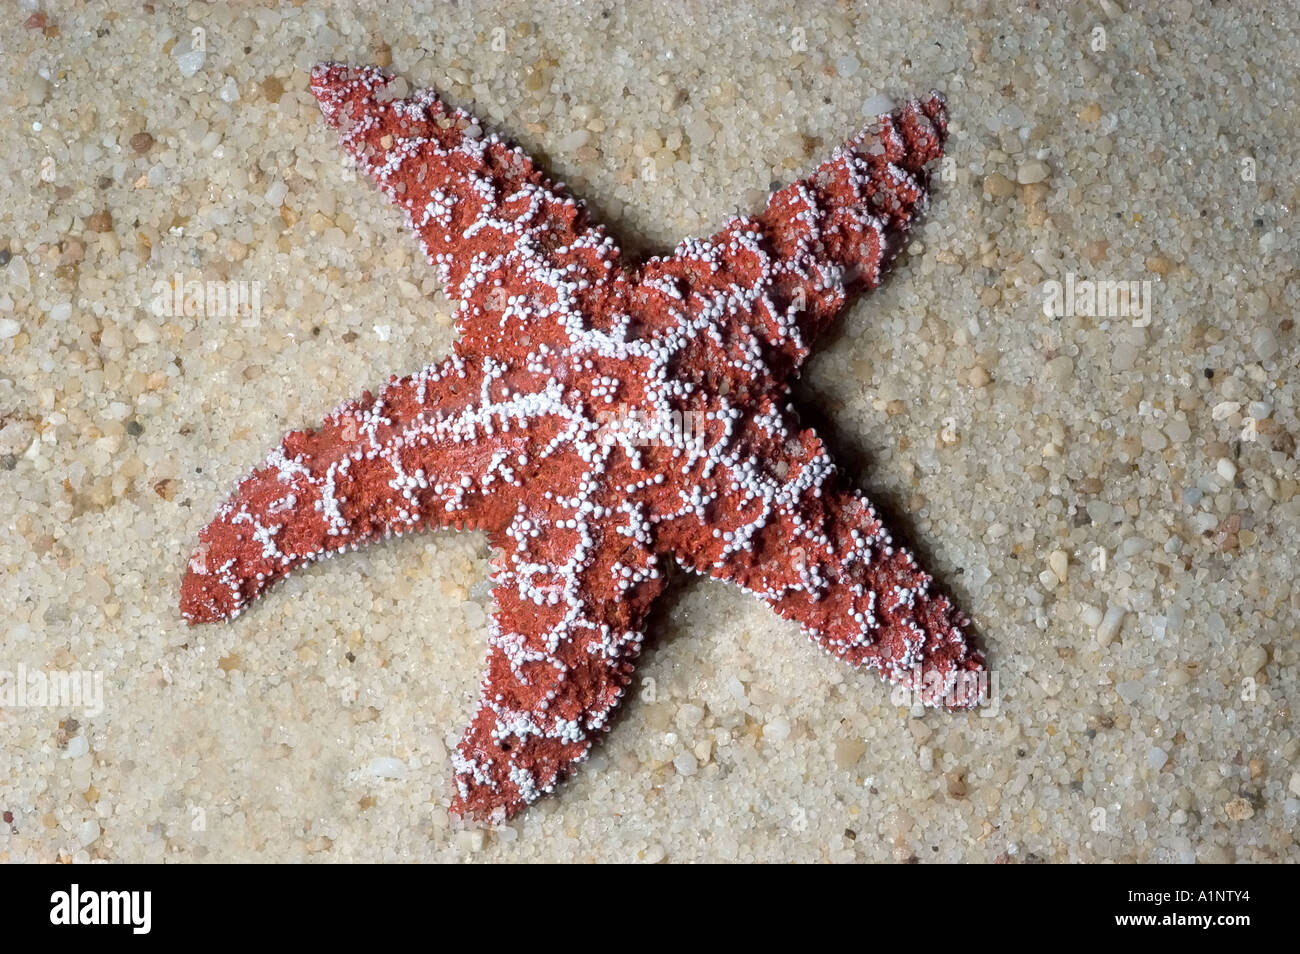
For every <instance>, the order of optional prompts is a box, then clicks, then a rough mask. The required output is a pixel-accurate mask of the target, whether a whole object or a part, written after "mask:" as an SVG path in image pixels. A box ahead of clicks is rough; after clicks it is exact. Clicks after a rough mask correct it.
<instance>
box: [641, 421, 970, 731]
mask: <svg viewBox="0 0 1300 954" xmlns="http://www.w3.org/2000/svg"><path fill="white" fill-rule="evenodd" d="M701 467H702V471H703V472H707V476H704V475H702V476H701V477H700V478H699V488H700V489H699V490H698V491H697V492H696V494H695V495H694V496H693V498H692V499H691V500H690V501H683V506H682V507H681V508H680V509H679V510H678V511H677V512H676V513H675V514H674V515H673V516H672V518H671V519H670V520H668V521H665V522H664V523H663V524H661V525H660V527H659V531H658V540H659V544H658V545H659V546H661V547H666V548H668V549H671V551H672V552H673V554H674V556H675V557H676V559H677V561H678V562H679V563H680V564H681V565H682V566H684V567H687V568H689V569H693V570H696V571H697V572H700V573H706V574H709V575H711V576H713V577H715V578H717V579H722V580H727V581H730V582H732V583H736V584H738V585H740V586H741V587H742V588H744V589H745V590H747V591H749V592H752V593H754V594H755V595H757V596H759V597H760V598H762V599H763V600H764V601H766V602H767V603H768V604H769V605H770V606H772V607H773V608H774V609H775V610H776V611H777V613H779V614H780V615H781V616H783V617H785V618H786V619H791V620H795V621H796V622H798V623H799V624H800V625H801V626H802V627H803V629H804V631H805V632H806V633H807V634H808V635H809V636H810V637H811V638H812V639H813V640H814V641H815V642H817V643H818V644H819V645H821V646H822V647H823V648H824V649H825V650H826V651H827V652H829V653H831V654H832V655H834V656H836V657H838V658H840V659H843V660H844V661H845V662H847V663H849V664H850V665H852V666H854V667H859V666H865V667H868V668H872V669H877V670H879V671H880V673H881V675H882V676H883V677H885V678H886V679H888V680H889V681H891V682H893V683H895V684H897V685H901V686H904V687H906V688H908V689H911V690H914V691H916V692H917V693H918V695H919V697H920V698H921V699H922V701H924V702H925V703H926V704H928V705H946V706H948V707H950V708H956V707H962V706H968V705H973V704H975V703H977V702H978V701H979V699H978V691H979V690H980V689H982V688H983V686H981V685H980V679H979V677H980V673H981V671H982V669H983V657H982V656H981V655H980V654H979V652H978V651H976V650H974V649H973V648H972V647H971V646H969V645H968V643H967V638H966V632H965V630H966V627H967V626H968V621H967V620H966V618H965V617H964V616H963V615H962V614H961V613H959V612H958V611H957V610H956V609H955V608H954V607H953V606H952V604H951V603H950V602H949V601H948V598H947V597H946V596H944V595H942V594H941V593H938V592H936V591H935V590H934V589H933V587H932V585H931V577H930V576H929V574H927V573H926V572H924V571H923V570H922V569H921V568H920V567H919V566H918V565H917V563H916V560H915V559H914V558H913V556H912V554H911V553H909V552H908V551H907V550H906V549H904V548H903V547H901V546H898V545H897V544H895V543H894V541H893V539H892V537H891V535H890V533H889V531H888V530H887V528H886V527H885V526H884V524H883V523H882V521H881V519H880V517H879V515H878V514H877V513H876V511H875V509H874V508H873V507H872V505H871V504H870V502H869V501H868V500H867V499H866V498H865V497H864V496H863V495H862V494H860V493H858V492H856V491H854V490H852V489H849V488H846V487H844V486H843V485H842V483H841V481H840V480H839V477H838V474H837V472H836V469H835V466H834V464H833V463H832V462H831V459H830V457H829V455H828V454H827V452H826V450H825V448H824V447H823V445H822V443H821V441H820V439H819V438H818V437H817V435H816V434H815V433H814V432H813V431H811V430H803V431H800V430H799V429H798V427H797V423H796V422H795V420H794V418H793V415H792V414H790V413H788V412H782V411H780V410H778V409H776V408H775V407H773V406H772V405H771V404H767V405H765V406H764V407H763V408H762V410H761V413H760V414H758V415H755V416H753V417H750V418H748V419H747V420H746V421H745V423H744V424H742V425H740V426H739V427H737V428H736V430H735V433H734V435H733V438H732V440H731V441H730V443H729V444H728V447H727V450H726V451H724V452H723V453H722V454H720V455H717V456H716V457H714V458H712V459H711V463H710V459H706V460H705V461H704V462H703V463H702V465H701Z"/></svg>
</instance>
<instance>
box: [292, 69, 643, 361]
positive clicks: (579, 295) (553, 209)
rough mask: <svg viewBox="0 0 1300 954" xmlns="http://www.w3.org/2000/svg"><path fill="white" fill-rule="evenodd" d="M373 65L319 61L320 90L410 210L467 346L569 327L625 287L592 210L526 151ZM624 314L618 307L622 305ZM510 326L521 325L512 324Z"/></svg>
mask: <svg viewBox="0 0 1300 954" xmlns="http://www.w3.org/2000/svg"><path fill="white" fill-rule="evenodd" d="M403 82H404V81H399V80H395V79H394V78H392V77H388V76H385V75H384V74H383V73H381V72H380V71H379V70H377V69H374V68H362V69H357V68H351V67H347V66H342V65H339V64H322V65H320V66H317V67H316V68H315V69H314V70H313V71H312V77H311V88H312V92H313V93H314V94H315V95H316V98H317V99H318V100H319V102H320V107H321V111H322V113H323V114H324V116H325V118H326V120H327V121H328V122H329V123H330V125H331V126H333V127H334V128H335V129H337V130H338V131H339V133H340V137H341V141H342V143H343V146H344V148H346V149H347V151H348V152H349V153H351V155H352V156H353V157H354V158H355V159H356V160H357V162H358V163H359V164H360V165H361V167H362V168H363V169H364V170H365V172H366V173H367V174H368V175H370V176H371V177H372V178H373V179H374V180H375V182H376V183H377V184H378V185H379V187H380V188H381V189H382V190H383V191H384V193H385V194H386V195H387V196H388V197H389V199H390V200H392V201H393V202H394V203H395V204H396V205H398V206H399V207H400V208H401V209H402V210H403V211H404V212H405V214H406V219H407V223H408V225H409V226H410V227H411V229H412V230H413V231H414V232H415V234H416V236H417V238H418V239H419V241H420V245H421V247H422V248H423V249H424V252H425V255H426V256H427V257H428V260H429V262H430V264H432V265H434V266H435V267H437V268H438V270H439V273H440V276H441V279H442V282H443V285H444V287H445V288H446V290H447V294H448V297H451V298H455V299H458V300H459V301H460V310H459V313H458V315H457V328H458V330H459V331H460V334H461V339H462V341H461V344H463V345H464V346H465V347H468V348H470V349H473V348H475V347H476V346H477V345H479V344H484V345H490V344H491V343H492V342H494V341H497V340H499V339H500V338H501V337H502V336H503V335H504V334H505V333H506V332H507V330H510V331H511V332H512V333H516V334H523V333H524V332H525V330H526V328H527V326H528V325H530V324H532V323H536V322H539V321H540V322H551V323H558V324H559V325H560V326H561V327H566V326H567V325H569V324H572V323H575V322H579V323H580V321H581V319H580V317H579V316H580V315H581V314H587V315H599V314H603V313H605V312H606V311H608V310H610V307H611V301H610V299H611V297H612V298H613V299H615V300H617V299H620V298H621V296H623V295H625V294H626V286H627V281H626V279H625V278H624V277H623V272H622V268H621V267H620V264H619V250H618V248H617V246H615V244H614V242H613V240H612V239H610V238H608V237H607V236H606V235H605V232H604V230H603V229H602V228H601V227H600V226H597V225H593V224H592V223H591V222H590V221H589V219H588V215H587V211H586V207H585V206H584V205H583V204H582V203H581V202H580V201H578V200H577V199H574V198H573V197H571V196H569V195H568V194H567V193H566V192H565V191H564V187H563V185H561V184H554V183H552V182H550V181H549V180H548V179H547V178H546V177H545V176H544V175H543V174H542V172H541V171H540V170H539V169H538V167H537V165H536V163H534V162H533V160H532V159H530V158H529V157H528V156H527V155H525V154H524V152H523V151H522V150H521V149H519V148H518V147H513V146H510V145H508V144H507V143H505V142H503V141H502V140H500V139H498V138H497V136H496V135H495V134H491V133H488V132H487V131H486V130H485V128H484V126H483V125H482V124H481V123H480V122H479V121H478V120H477V119H475V118H474V117H473V116H471V115H470V114H469V113H467V112H465V111H464V110H460V109H452V108H450V107H448V106H447V105H446V104H444V103H443V102H442V100H441V99H439V98H438V96H437V94H436V93H434V92H433V91H432V90H420V91H417V92H415V93H414V94H413V95H411V96H410V97H408V98H400V97H399V95H398V93H397V92H396V90H397V87H398V85H399V84H400V83H403ZM615 310H617V309H615ZM512 323H514V325H515V327H514V328H511V324H512Z"/></svg>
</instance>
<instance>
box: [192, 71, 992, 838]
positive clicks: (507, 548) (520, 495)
mask: <svg viewBox="0 0 1300 954" xmlns="http://www.w3.org/2000/svg"><path fill="white" fill-rule="evenodd" d="M394 82H395V81H394V80H393V79H392V78H391V77H389V76H386V75H384V74H383V73H381V72H380V71H379V70H377V69H373V68H351V67H347V66H343V65H339V64H322V65H320V66H318V67H316V68H315V70H314V71H313V73H312V77H311V89H312V91H313V93H314V94H315V95H316V98H317V99H318V101H319V102H320V106H321V110H322V112H323V114H324V116H325V119H326V120H327V121H328V122H329V123H330V125H331V126H333V127H334V128H335V129H337V130H338V132H339V133H340V136H341V142H342V144H343V146H344V147H345V148H346V150H347V151H348V152H349V153H351V155H352V156H353V157H354V158H355V159H356V161H357V162H358V163H359V165H360V166H361V167H362V168H363V169H364V170H365V171H366V172H367V173H368V174H369V175H370V176H371V177H372V178H373V179H374V180H375V182H376V183H377V184H378V185H379V187H380V188H381V189H382V190H383V191H384V192H385V193H386V194H387V195H388V197H389V198H390V199H391V200H392V201H393V202H394V203H396V204H397V205H398V206H399V207H400V208H401V209H402V210H403V211H404V213H405V215H406V219H407V222H408V224H409V226H410V227H411V229H412V230H413V231H414V232H415V234H416V236H417V237H418V238H419V241H420V243H421V245H422V247H423V249H424V252H425V254H426V255H427V257H428V259H429V261H430V263H431V264H432V265H434V266H435V267H436V268H437V270H438V272H439V273H440V277H441V280H442V282H443V283H444V287H445V288H446V289H447V290H448V292H449V295H450V296H452V297H455V298H456V299H458V300H459V302H460V304H459V309H458V311H457V315H456V328H457V331H458V334H459V338H458V340H457V341H456V343H455V346H454V348H453V351H452V353H451V355H450V356H449V357H447V358H446V359H445V360H443V361H441V362H437V363H434V364H430V365H428V366H427V367H425V368H423V369H422V370H420V371H418V372H416V373H415V374H411V375H408V376H406V377H400V378H399V377H396V376H394V377H392V378H390V380H389V382H388V384H387V386H386V387H384V388H383V389H382V390H381V391H380V392H379V393H378V394H377V395H372V394H370V393H369V392H367V393H365V394H364V395H363V396H362V397H361V398H360V399H358V400H354V401H349V402H347V403H345V404H343V405H341V406H340V407H338V408H337V409H336V410H335V411H333V412H332V413H331V414H330V415H328V416H327V417H326V418H325V420H324V423H323V425H322V426H321V427H320V428H318V429H315V430H310V431H308V430H297V431H292V432H290V433H289V434H288V435H287V436H286V437H285V438H284V440H283V442H282V443H281V444H280V446H279V447H278V448H276V449H275V450H273V451H272V452H271V453H270V455H269V457H268V458H267V460H266V463H265V464H264V465H263V466H262V467H260V468H258V469H256V470H254V471H253V472H252V474H251V475H249V476H248V477H247V478H245V479H244V480H243V482H242V483H240V485H239V486H238V488H237V489H236V491H235V492H234V493H233V495H232V496H231V497H230V499H229V500H227V501H226V502H225V503H224V504H223V505H222V506H221V507H220V509H219V510H218V511H217V514H216V517H215V518H214V519H213V521H212V522H211V523H210V524H209V525H208V526H207V527H206V528H205V529H204V530H203V531H202V532H201V533H200V535H199V540H200V543H199V547H198V549H197V551H196V552H195V554H194V555H193V557H192V558H191V559H190V563H189V567H188V571H187V573H186V575H185V578H184V581H183V583H182V586H181V609H182V613H183V615H184V616H185V617H186V618H187V620H188V621H189V622H190V623H191V624H194V623H201V622H207V621H212V620H220V619H231V618H233V617H235V616H237V615H238V614H239V612H240V611H241V610H242V609H243V608H244V607H245V606H246V605H247V604H248V603H249V601H250V600H253V599H254V598H256V597H257V596H259V595H260V594H261V593H262V592H263V591H264V590H265V589H266V588H267V587H268V586H270V585H271V584H272V583H273V582H275V581H276V580H278V579H280V578H282V577H284V576H286V575H287V574H288V573H290V572H291V571H292V570H294V569H295V568H297V567H300V566H302V565H303V564H305V563H308V562H310V561H312V560H315V559H317V558H319V557H326V556H334V555H336V554H339V553H342V552H344V551H350V550H356V549H357V547H359V546H361V545H362V544H365V543H370V542H373V541H376V540H380V539H383V538H386V537H389V536H391V535H397V536H400V535H402V534H405V533H410V532H415V531H419V530H423V529H426V528H440V527H442V528H445V527H454V528H461V529H463V528H474V529H481V530H483V531H485V532H486V534H487V536H488V540H489V542H490V544H491V546H492V548H493V549H492V558H491V567H492V582H493V596H494V603H495V605H494V608H493V611H492V614H491V621H490V627H489V637H488V642H489V650H488V657H487V667H486V674H485V675H484V678H483V681H482V685H481V693H480V698H479V702H478V708H477V710H476V711H475V713H474V715H473V717H472V719H471V721H470V725H469V727H468V729H467V730H466V732H465V734H464V737H463V739H462V741H461V742H460V744H459V745H458V747H457V749H456V751H455V754H454V755H453V757H452V763H453V769H454V772H455V783H456V792H455V794H454V797H453V801H452V807H453V809H454V810H455V811H456V812H458V813H460V814H462V815H467V816H471V817H475V818H480V819H489V820H501V819H503V818H505V817H508V816H510V815H513V814H514V813H516V812H517V811H519V810H520V809H522V808H523V807H524V806H526V805H527V804H529V803H531V802H533V801H534V800H535V799H537V798H538V797H539V796H540V795H542V794H543V793H545V792H550V791H552V790H553V789H554V787H555V786H556V784H557V783H558V782H559V781H560V780H562V779H563V778H565V777H566V776H567V775H569V774H570V773H571V772H572V771H573V769H574V768H575V766H576V764H577V763H578V762H580V761H581V760H583V759H584V758H585V757H586V756H587V754H588V752H589V750H590V748H591V745H592V742H593V740H594V739H595V738H596V737H597V736H598V735H599V734H600V733H601V732H603V731H607V730H608V728H609V724H610V719H611V716H612V714H613V712H614V710H615V708H616V707H617V705H618V703H619V701H620V699H621V698H622V697H623V695H624V694H625V692H626V691H627V688H628V686H629V684H630V682H631V678H632V673H633V667H634V665H635V662H636V659H637V656H638V654H639V652H640V650H641V646H642V642H643V638H644V633H643V623H644V621H645V618H646V614H647V612H648V611H649V609H650V607H651V604H652V603H653V602H654V600H655V598H656V597H657V596H659V595H660V594H661V593H662V592H663V590H664V586H665V570H666V564H668V563H676V564H678V565H680V566H681V567H684V568H687V569H689V570H693V571H696V572H699V573H702V574H708V575H709V576H712V577H715V578H717V579H720V580H726V581H728V582H731V583H733V584H736V585H738V586H740V587H741V588H743V589H744V590H745V591H747V592H749V593H752V594H753V595H754V596H756V597H757V598H759V599H761V600H763V601H764V602H766V603H767V604H768V605H769V606H771V607H772V608H773V609H774V610H775V611H776V612H777V613H779V614H780V615H781V616H783V617H785V618H786V619H790V620H795V621H797V622H798V623H799V624H800V625H801V627H802V628H803V630H804V632H806V633H807V634H808V635H809V636H810V637H811V638H812V639H813V641H814V642H816V643H817V644H819V645H820V646H822V647H823V648H824V649H825V650H827V651H828V652H830V653H831V654H832V655H834V656H835V657H837V658H839V659H841V660H843V661H844V662H846V663H848V664H849V665H851V666H854V667H863V668H868V669H874V670H877V671H878V672H879V673H880V674H881V675H882V676H884V677H885V678H887V679H888V680H890V681H892V682H894V683H896V684H898V685H901V686H904V687H907V688H908V689H910V690H912V691H914V692H915V693H916V694H917V695H918V696H919V698H920V699H921V701H922V702H924V703H925V704H927V705H945V706H947V707H949V708H959V707H965V706H969V705H973V704H974V702H975V701H976V700H975V696H974V691H973V689H974V686H975V683H976V679H975V678H973V677H978V676H980V675H981V674H982V672H983V657H982V656H981V654H980V653H979V652H978V650H976V649H975V648H973V647H972V646H968V644H967V640H966V634H965V630H966V628H967V627H968V625H969V621H968V620H967V619H966V618H965V617H964V616H963V615H962V614H961V613H959V612H958V611H957V610H956V609H955V608H954V607H953V606H952V605H951V603H950V602H949V601H948V599H947V598H946V597H945V596H943V595H942V594H941V593H939V592H938V591H937V590H936V588H935V587H933V586H932V580H931V577H930V576H929V575H928V574H927V573H925V572H924V571H923V570H922V569H921V568H920V567H919V566H918V565H917V562H916V560H915V559H914V558H913V556H912V555H911V554H910V553H909V552H908V551H907V550H906V549H904V548H903V547H902V546H900V545H898V544H897V543H895V542H894V541H893V539H892V537H891V535H890V533H889V531H888V530H887V529H886V527H885V526H884V524H883V523H882V521H881V519H880V517H879V515H878V514H877V512H876V510H875V508H874V507H873V506H872V505H871V503H869V502H868V500H867V499H866V498H865V497H864V496H863V495H862V494H861V493H860V492H858V491H857V490H855V489H854V488H853V487H852V486H850V485H849V484H848V482H846V480H845V479H844V478H843V477H842V476H841V474H840V473H839V472H838V471H837V469H836V467H835V465H834V463H833V462H832V460H831V457H830V455H829V453H828V452H827V450H826V448H825V447H824V446H823V444H822V441H821V439H820V438H819V437H818V436H817V434H816V433H814V432H813V431H812V430H810V429H808V428H805V427H801V426H800V423H799V420H798V418H797V416H796V414H795V411H794V409H793V408H792V407H791V406H790V405H789V403H788V394H787V391H788V387H789V385H790V382H791V380H792V379H793V378H794V377H795V376H796V375H797V373H798V372H799V369H800V366H801V365H802V363H803V362H804V360H805V359H806V358H807V356H808V354H809V350H810V347H811V345H812V343H813V341H814V339H816V337H817V336H818V335H819V334H820V333H821V332H822V331H824V330H825V329H826V328H827V327H828V326H829V324H830V323H831V322H832V320H833V319H834V317H835V316H836V314H837V313H838V312H839V311H841V310H842V309H843V308H844V306H845V304H846V303H847V302H848V301H849V300H850V299H851V298H852V297H853V296H854V295H855V294H856V293H858V292H862V291H866V290H870V289H873V288H875V287H876V286H877V285H879V283H880V281H881V278H882V273H883V271H884V270H885V269H886V268H887V267H888V265H889V264H890V263H891V262H892V260H893V259H894V257H895V256H896V254H897V253H898V251H899V250H900V249H901V248H902V247H903V244H904V239H905V236H906V234H907V232H908V230H909V227H910V226H911V224H912V222H913V221H914V220H915V218H916V217H917V215H918V214H919V213H920V211H921V210H922V209H923V207H924V204H925V202H926V199H927V187H928V182H929V177H928V175H927V172H926V164H927V163H929V162H930V161H931V160H934V159H936V158H937V157H939V156H941V155H942V151H943V143H944V139H945V136H946V132H947V114H946V111H945V106H944V102H943V99H942V97H941V96H940V95H939V94H938V93H932V94H931V95H930V96H929V97H928V98H925V99H923V100H919V101H912V102H909V103H907V104H906V105H904V106H902V107H901V108H899V109H897V110H895V111H893V112H890V113H882V114H881V115H880V116H879V117H878V118H877V119H876V120H875V121H874V122H872V123H871V124H870V125H869V126H867V127H866V128H865V129H863V130H862V131H861V132H860V133H859V134H858V135H857V136H856V137H855V138H853V139H852V140H850V141H848V142H847V143H845V144H844V145H842V146H841V147H839V148H838V149H836V150H835V152H834V153H833V155H832V156H831V157H830V158H829V159H828V160H827V161H826V162H824V163H822V164H821V165H820V166H818V167H817V168H816V170H814V171H813V173H812V174H811V175H810V176H808V177H807V178H806V179H803V180H801V181H798V182H795V183H793V184H792V185H789V186H787V187H785V188H783V189H781V190H780V191H778V192H776V193H774V194H773V195H772V196H771V198H770V200H769V202H768V204H767V208H766V209H765V210H764V211H763V212H762V213H761V214H759V215H757V216H753V217H746V216H736V217H732V218H730V219H729V220H728V221H727V222H726V223H725V224H724V225H723V227H722V229H721V230H720V231H719V232H718V233H717V234H715V235H714V236H712V237H711V238H704V239H690V240H687V241H684V242H682V243H681V244H680V245H679V246H678V247H677V249H676V250H675V251H674V252H673V254H672V255H669V256H666V257H655V258H650V259H648V260H646V261H644V262H643V263H641V264H640V265H639V266H638V267H632V266H629V265H627V264H624V262H623V261H622V260H621V258H620V253H619V250H618V248H617V247H616V246H615V245H614V243H613V241H612V240H611V239H610V238H608V237H607V236H606V234H605V232H604V231H603V230H602V228H601V227H600V226H598V225H595V224H593V223H592V222H591V221H590V220H589V218H588V215H587V212H586V210H585V208H584V206H583V205H582V204H581V203H580V202H578V201H577V200H575V199H574V198H572V197H571V196H569V195H568V194H567V193H566V192H565V190H564V187H563V185H562V184H555V183H552V182H550V181H549V180H548V179H547V178H545V177H544V175H543V174H542V173H541V172H540V171H539V169H538V167H537V166H536V165H535V164H534V163H533V161H532V160H531V159H529V158H528V157H527V156H526V155H525V154H524V153H523V152H522V151H521V150H520V149H518V148H516V147H513V146H511V145H509V144H508V143H506V142H504V141H503V140H501V139H499V138H497V137H496V136H495V135H492V134H489V133H487V132H486V131H485V130H484V128H483V126H482V125H480V124H479V123H478V121H477V120H475V119H474V117H472V116H471V115H469V114H468V113H466V112H464V111H462V110H459V109H452V108H450V107H449V106H447V105H445V104H444V103H443V101H442V100H441V99H440V98H439V97H438V96H437V95H436V94H435V93H434V92H432V91H427V90H426V91H420V92H416V93H414V94H413V95H411V96H410V97H409V98H402V97H400V96H399V95H398V93H397V92H396V89H395V86H394Z"/></svg>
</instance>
